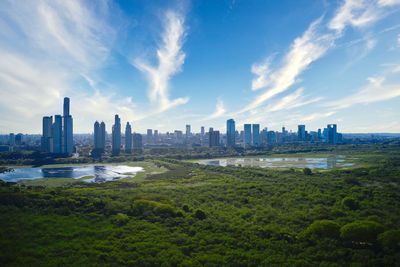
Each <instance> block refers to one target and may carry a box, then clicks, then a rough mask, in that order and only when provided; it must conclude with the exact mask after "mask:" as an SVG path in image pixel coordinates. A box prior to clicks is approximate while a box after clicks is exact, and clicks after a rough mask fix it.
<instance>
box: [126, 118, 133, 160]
mask: <svg viewBox="0 0 400 267" xmlns="http://www.w3.org/2000/svg"><path fill="white" fill-rule="evenodd" d="M125 152H126V153H131V152H132V127H131V125H130V124H129V122H127V123H126V127H125Z"/></svg>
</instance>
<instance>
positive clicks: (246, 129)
mask: <svg viewBox="0 0 400 267" xmlns="http://www.w3.org/2000/svg"><path fill="white" fill-rule="evenodd" d="M243 145H244V147H245V148H247V147H250V146H251V124H245V125H244V139H243Z"/></svg>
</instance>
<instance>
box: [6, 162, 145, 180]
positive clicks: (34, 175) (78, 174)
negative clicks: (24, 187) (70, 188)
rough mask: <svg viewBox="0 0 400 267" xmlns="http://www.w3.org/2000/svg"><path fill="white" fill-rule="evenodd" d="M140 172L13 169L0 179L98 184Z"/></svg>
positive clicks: (91, 168) (100, 168)
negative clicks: (80, 181)
mask: <svg viewBox="0 0 400 267" xmlns="http://www.w3.org/2000/svg"><path fill="white" fill-rule="evenodd" d="M141 171H143V168H142V167H131V166H124V165H118V166H117V165H98V166H68V167H50V168H15V169H13V170H12V171H10V172H5V173H0V179H1V180H3V181H6V182H17V181H20V180H33V179H42V178H71V179H80V178H83V177H88V178H87V179H83V181H85V182H96V183H99V182H106V181H113V180H118V179H121V178H126V177H131V176H134V175H135V174H136V173H138V172H141Z"/></svg>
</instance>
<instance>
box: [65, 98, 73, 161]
mask: <svg viewBox="0 0 400 267" xmlns="http://www.w3.org/2000/svg"><path fill="white" fill-rule="evenodd" d="M69 103H70V102H69V98H68V97H64V113H63V119H64V122H63V153H65V154H68V155H71V154H72V152H73V148H74V134H73V120H72V116H71V114H70V113H69Z"/></svg>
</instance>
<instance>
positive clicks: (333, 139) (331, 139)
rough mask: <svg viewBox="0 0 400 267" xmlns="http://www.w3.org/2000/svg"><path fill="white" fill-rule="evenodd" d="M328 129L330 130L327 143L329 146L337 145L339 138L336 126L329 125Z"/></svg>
mask: <svg viewBox="0 0 400 267" xmlns="http://www.w3.org/2000/svg"><path fill="white" fill-rule="evenodd" d="M326 128H327V129H328V138H327V142H328V143H329V144H337V140H338V136H337V126H336V124H328V126H327V127H326Z"/></svg>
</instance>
